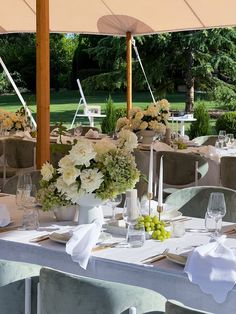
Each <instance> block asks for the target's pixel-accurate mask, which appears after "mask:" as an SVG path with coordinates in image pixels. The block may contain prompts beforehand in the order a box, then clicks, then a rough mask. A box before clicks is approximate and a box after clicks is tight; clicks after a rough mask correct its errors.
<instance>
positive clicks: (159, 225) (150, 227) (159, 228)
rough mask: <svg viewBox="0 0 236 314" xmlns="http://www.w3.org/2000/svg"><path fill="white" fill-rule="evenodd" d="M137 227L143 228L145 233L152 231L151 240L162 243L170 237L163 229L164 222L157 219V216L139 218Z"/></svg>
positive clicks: (168, 232)
mask: <svg viewBox="0 0 236 314" xmlns="http://www.w3.org/2000/svg"><path fill="white" fill-rule="evenodd" d="M137 226H144V227H145V231H146V232H151V231H152V234H151V235H152V239H155V240H160V241H164V240H165V239H168V238H169V237H170V235H171V233H170V231H167V230H166V229H165V222H164V221H161V220H159V219H158V217H157V216H152V217H151V216H141V217H139V218H138V221H137Z"/></svg>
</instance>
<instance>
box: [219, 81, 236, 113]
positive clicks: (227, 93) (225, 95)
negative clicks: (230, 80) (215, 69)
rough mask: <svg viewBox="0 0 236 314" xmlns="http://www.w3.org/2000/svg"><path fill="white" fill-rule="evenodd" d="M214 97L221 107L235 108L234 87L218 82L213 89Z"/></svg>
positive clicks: (231, 109)
mask: <svg viewBox="0 0 236 314" xmlns="http://www.w3.org/2000/svg"><path fill="white" fill-rule="evenodd" d="M214 96H215V97H214V98H215V100H216V102H217V104H218V105H219V106H220V108H222V109H227V110H230V111H234V110H236V89H235V88H232V87H231V86H228V84H220V85H219V86H217V87H216V88H215V90H214Z"/></svg>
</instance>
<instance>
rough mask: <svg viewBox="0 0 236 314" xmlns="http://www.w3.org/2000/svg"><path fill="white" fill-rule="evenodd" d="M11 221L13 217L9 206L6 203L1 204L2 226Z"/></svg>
mask: <svg viewBox="0 0 236 314" xmlns="http://www.w3.org/2000/svg"><path fill="white" fill-rule="evenodd" d="M10 221H11V218H10V214H9V211H8V209H7V206H6V205H4V204H0V227H5V226H7V225H9V223H10Z"/></svg>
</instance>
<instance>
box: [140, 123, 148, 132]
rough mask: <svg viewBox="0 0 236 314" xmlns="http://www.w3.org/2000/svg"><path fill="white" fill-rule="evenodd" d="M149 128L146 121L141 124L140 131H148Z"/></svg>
mask: <svg viewBox="0 0 236 314" xmlns="http://www.w3.org/2000/svg"><path fill="white" fill-rule="evenodd" d="M147 127H148V123H147V122H146V121H143V122H142V123H141V124H140V130H146V128H147Z"/></svg>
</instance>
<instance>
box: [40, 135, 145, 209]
mask: <svg viewBox="0 0 236 314" xmlns="http://www.w3.org/2000/svg"><path fill="white" fill-rule="evenodd" d="M135 147H137V137H136V135H135V134H134V133H132V132H130V131H128V130H123V131H121V132H120V133H119V138H118V140H117V142H115V143H114V142H113V141H111V140H109V139H107V138H103V139H102V140H100V141H99V142H97V143H93V142H92V141H90V140H88V139H79V140H78V141H77V143H76V144H75V145H73V146H72V149H71V150H70V152H69V154H68V155H65V156H64V157H63V158H62V159H61V160H60V161H59V163H58V165H59V168H58V169H55V168H53V166H52V165H51V164H49V163H45V164H44V165H43V167H42V170H41V174H42V180H41V182H40V184H41V189H40V190H39V192H38V197H39V201H40V202H41V204H42V209H43V210H44V211H47V210H50V209H52V208H53V207H54V206H58V205H60V206H61V205H69V204H79V202H80V198H81V197H82V196H84V195H86V194H90V193H93V194H95V195H96V197H97V198H99V199H101V200H106V199H108V198H111V197H114V196H116V195H117V194H120V193H123V192H125V191H126V190H127V189H130V188H133V187H134V185H135V184H136V182H137V181H138V179H139V171H138V169H137V167H136V163H135V160H134V156H133V155H132V154H131V152H132V151H133V149H134V148H135Z"/></svg>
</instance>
